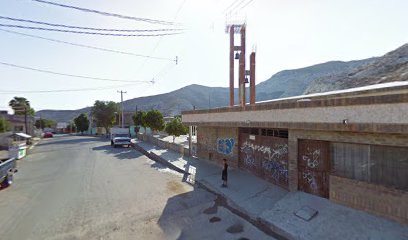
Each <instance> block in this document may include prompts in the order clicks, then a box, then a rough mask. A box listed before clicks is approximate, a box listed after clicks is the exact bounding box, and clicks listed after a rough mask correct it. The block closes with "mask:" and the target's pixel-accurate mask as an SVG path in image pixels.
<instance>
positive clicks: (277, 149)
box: [241, 141, 288, 182]
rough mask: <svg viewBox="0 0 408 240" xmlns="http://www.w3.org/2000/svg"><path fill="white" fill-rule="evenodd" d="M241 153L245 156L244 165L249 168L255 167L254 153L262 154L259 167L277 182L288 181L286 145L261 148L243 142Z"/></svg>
mask: <svg viewBox="0 0 408 240" xmlns="http://www.w3.org/2000/svg"><path fill="white" fill-rule="evenodd" d="M241 152H243V153H244V154H245V156H244V163H245V164H246V165H247V166H249V167H253V166H255V158H256V156H255V153H256V152H259V153H261V154H262V159H261V160H260V161H261V163H262V164H261V167H262V169H264V170H265V171H266V172H270V176H271V177H272V178H273V179H274V180H275V181H277V182H282V181H283V182H287V181H288V166H287V154H288V145H287V144H275V145H274V146H273V147H269V146H262V145H257V144H253V143H250V142H248V141H245V142H244V143H243V144H242V147H241Z"/></svg>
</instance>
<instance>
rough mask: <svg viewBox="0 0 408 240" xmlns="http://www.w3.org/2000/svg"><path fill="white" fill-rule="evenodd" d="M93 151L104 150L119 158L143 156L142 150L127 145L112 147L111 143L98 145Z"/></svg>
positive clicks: (130, 158)
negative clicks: (126, 146)
mask: <svg viewBox="0 0 408 240" xmlns="http://www.w3.org/2000/svg"><path fill="white" fill-rule="evenodd" d="M92 150H93V151H103V152H104V153H107V154H111V155H114V157H115V158H117V159H119V160H132V159H136V158H139V157H141V156H143V154H141V153H140V152H138V151H136V150H134V149H133V148H131V147H129V148H125V147H116V148H114V147H112V146H110V145H103V146H98V147H93V148H92Z"/></svg>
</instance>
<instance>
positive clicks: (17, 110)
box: [9, 97, 35, 116]
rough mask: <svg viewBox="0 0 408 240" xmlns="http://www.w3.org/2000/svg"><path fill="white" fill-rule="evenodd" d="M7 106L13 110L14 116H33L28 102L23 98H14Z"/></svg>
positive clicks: (33, 112)
mask: <svg viewBox="0 0 408 240" xmlns="http://www.w3.org/2000/svg"><path fill="white" fill-rule="evenodd" d="M9 106H10V107H11V108H12V109H13V110H14V114H15V115H25V114H27V115H28V116H34V114H35V111H34V109H33V108H31V106H30V101H28V100H27V99H26V98H24V97H14V98H13V99H11V100H10V102H9Z"/></svg>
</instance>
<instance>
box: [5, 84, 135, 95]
mask: <svg viewBox="0 0 408 240" xmlns="http://www.w3.org/2000/svg"><path fill="white" fill-rule="evenodd" d="M134 85H136V84H124V85H111V86H105V87H99V88H76V89H54V90H38V91H35V90H34V91H19V90H1V89H0V93H3V94H19V93H25V94H28V93H61V92H84V91H100V90H106V89H112V88H120V87H128V86H134Z"/></svg>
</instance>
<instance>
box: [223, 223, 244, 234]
mask: <svg viewBox="0 0 408 240" xmlns="http://www.w3.org/2000/svg"><path fill="white" fill-rule="evenodd" d="M225 231H227V232H229V233H232V234H235V233H241V232H243V231H244V226H242V224H240V223H236V224H234V225H231V226H230V227H229V228H227V230H225Z"/></svg>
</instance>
